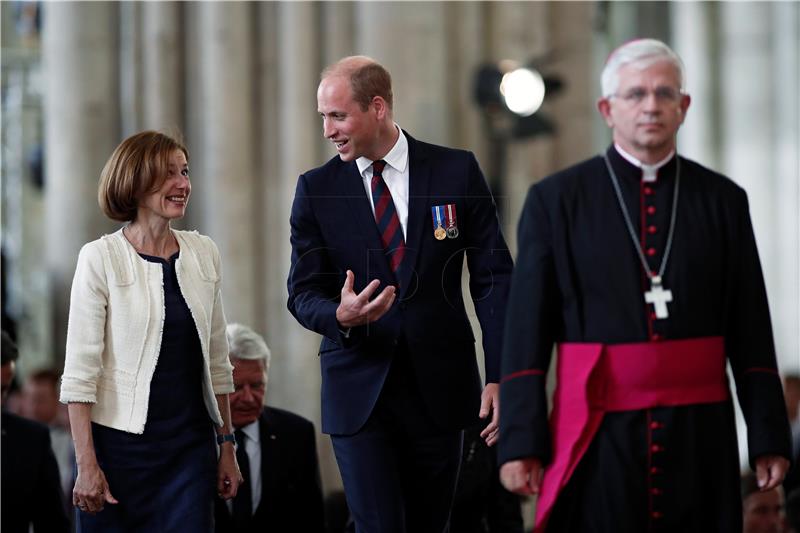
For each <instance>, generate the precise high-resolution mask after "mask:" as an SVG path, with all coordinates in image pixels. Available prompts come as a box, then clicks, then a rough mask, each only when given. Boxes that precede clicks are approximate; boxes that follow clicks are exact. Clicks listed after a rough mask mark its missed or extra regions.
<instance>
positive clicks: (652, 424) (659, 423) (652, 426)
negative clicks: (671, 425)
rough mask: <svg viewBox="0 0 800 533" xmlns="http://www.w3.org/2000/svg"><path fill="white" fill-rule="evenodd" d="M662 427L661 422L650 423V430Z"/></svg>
mask: <svg viewBox="0 0 800 533" xmlns="http://www.w3.org/2000/svg"><path fill="white" fill-rule="evenodd" d="M663 427H664V424H662V423H661V422H658V421H656V420H653V421H652V422H650V429H661V428H663Z"/></svg>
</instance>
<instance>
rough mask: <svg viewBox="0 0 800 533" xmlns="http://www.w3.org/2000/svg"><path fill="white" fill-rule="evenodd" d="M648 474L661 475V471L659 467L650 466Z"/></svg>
mask: <svg viewBox="0 0 800 533" xmlns="http://www.w3.org/2000/svg"><path fill="white" fill-rule="evenodd" d="M650 473H651V474H660V473H661V469H660V468H659V467H657V466H651V467H650Z"/></svg>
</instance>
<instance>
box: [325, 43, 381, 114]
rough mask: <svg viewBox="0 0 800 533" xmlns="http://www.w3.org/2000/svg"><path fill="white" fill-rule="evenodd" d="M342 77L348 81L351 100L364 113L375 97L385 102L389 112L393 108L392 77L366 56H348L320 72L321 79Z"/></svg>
mask: <svg viewBox="0 0 800 533" xmlns="http://www.w3.org/2000/svg"><path fill="white" fill-rule="evenodd" d="M331 76H343V77H345V78H349V79H350V88H351V89H352V91H353V100H354V101H356V102H357V103H358V105H359V106H360V107H361V110H362V111H366V110H367V108H368V107H369V104H370V102H371V101H372V99H373V98H374V97H376V96H380V97H381V98H383V99H384V100H385V101H386V105H387V106H388V107H389V111H391V110H392V109H393V106H394V95H393V94H392V75H391V74H389V71H388V70H386V68H385V67H384V66H383V65H381V64H380V63H378V62H377V61H375V60H374V59H372V58H371V57H368V56H348V57H344V58H342V59H340V60H339V61H337V62H336V63H334V64H333V65H331V66H329V67H327V68H326V69H325V70H323V71H322V75H321V76H320V78H321V79H323V80H324V79H325V78H328V77H331Z"/></svg>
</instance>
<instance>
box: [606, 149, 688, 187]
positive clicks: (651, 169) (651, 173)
mask: <svg viewBox="0 0 800 533" xmlns="http://www.w3.org/2000/svg"><path fill="white" fill-rule="evenodd" d="M614 148H616V149H617V152H619V155H621V156H622V157H623V158H625V160H626V161H628V163H630V164H631V165H633V166H635V167H639V168H641V169H642V181H656V178H657V177H658V170H659V169H660V168H661V167H663V166H664V165H666V164H667V163H669V160H670V159H672V157H673V156H674V155H675V150H670V152H669V154H667V157H665V158H664V159H662V160H661V161H659V162H657V163H655V164H653V165H648V164H646V163H642V162H641V161H639V160H638V159H636V158H635V157H633V156H632V155H631V154H629V153H628V152H626V151H625V150H623V149H622V147H621V146H620V145H619V144H617V143H614Z"/></svg>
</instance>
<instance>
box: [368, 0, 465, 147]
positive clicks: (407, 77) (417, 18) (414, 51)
mask: <svg viewBox="0 0 800 533" xmlns="http://www.w3.org/2000/svg"><path fill="white" fill-rule="evenodd" d="M444 15H445V6H444V3H442V2H435V3H434V2H431V3H427V4H416V3H405V2H385V3H383V2H377V3H371V2H362V3H359V4H357V7H356V27H357V28H358V30H357V31H358V33H357V39H356V45H357V46H356V49H357V50H358V51H359V53H364V54H366V55H369V56H372V57H374V58H375V59H376V60H377V61H378V62H380V63H381V64H383V65H384V66H385V67H386V68H387V69H388V70H389V72H391V73H392V85H393V90H394V116H395V120H396V121H397V123H398V124H399V125H400V126H401V127H403V128H405V129H406V130H408V132H409V133H411V135H414V136H416V137H418V138H419V139H420V140H425V141H428V142H432V143H437V144H449V143H450V141H451V138H452V134H451V129H450V120H449V117H448V116H447V105H446V102H447V101H448V99H449V98H450V91H452V90H453V87H452V86H451V85H450V84H449V83H448V82H450V78H449V70H450V69H449V65H448V64H447V55H446V53H445V50H447V47H448V43H447V41H446V38H447V33H446V26H445V16H444ZM389 20H390V21H392V24H387V23H386V21H389ZM398 43H402V46H398ZM420 58H424V61H421V60H420Z"/></svg>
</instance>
